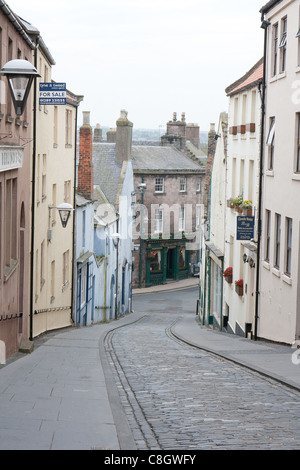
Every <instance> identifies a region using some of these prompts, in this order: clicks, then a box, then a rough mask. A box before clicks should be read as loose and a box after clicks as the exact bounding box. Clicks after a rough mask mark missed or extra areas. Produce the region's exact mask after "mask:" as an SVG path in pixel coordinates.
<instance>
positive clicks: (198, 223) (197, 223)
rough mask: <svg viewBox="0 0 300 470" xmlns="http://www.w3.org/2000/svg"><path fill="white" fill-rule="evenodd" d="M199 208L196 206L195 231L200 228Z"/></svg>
mask: <svg viewBox="0 0 300 470" xmlns="http://www.w3.org/2000/svg"><path fill="white" fill-rule="evenodd" d="M200 217H201V206H199V205H198V206H196V230H197V229H198V228H199V227H200Z"/></svg>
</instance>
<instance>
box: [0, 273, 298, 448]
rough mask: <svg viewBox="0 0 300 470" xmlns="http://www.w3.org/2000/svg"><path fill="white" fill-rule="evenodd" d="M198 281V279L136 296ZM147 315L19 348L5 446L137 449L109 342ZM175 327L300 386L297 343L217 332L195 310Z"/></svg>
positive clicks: (0, 397) (1, 381) (199, 343)
mask: <svg viewBox="0 0 300 470" xmlns="http://www.w3.org/2000/svg"><path fill="white" fill-rule="evenodd" d="M197 284H198V280H197V278H194V279H190V280H186V281H181V282H178V283H169V284H167V285H166V286H158V287H156V288H148V289H141V290H140V289H139V290H138V291H134V295H145V294H154V293H155V292H164V291H172V290H177V289H190V288H195V286H197ZM143 315H144V313H143V314H141V313H139V312H133V313H131V314H129V315H127V316H126V317H122V318H120V319H118V320H117V321H112V322H110V323H103V324H98V325H93V326H91V327H84V328H68V329H65V330H62V331H60V332H52V333H49V334H47V335H44V336H43V337H41V338H40V339H37V340H35V347H34V351H33V352H32V353H31V354H28V355H24V354H18V355H16V356H14V357H13V358H11V359H10V360H9V361H8V362H7V364H6V365H5V366H0V450H110V451H111V450H135V449H136V447H135V443H134V441H133V438H132V434H131V431H130V429H129V425H128V422H127V418H126V416H125V413H124V410H123V409H122V406H121V404H120V400H119V395H118V384H115V381H114V379H113V376H112V371H111V366H110V363H109V359H108V358H107V355H106V354H105V350H104V340H105V337H106V335H107V334H108V333H109V332H110V331H112V330H114V329H116V328H120V327H123V326H125V325H127V324H130V323H133V322H136V321H138V320H139V319H140V318H142V316H143ZM172 333H173V335H174V336H176V337H177V338H178V339H180V340H182V341H184V342H186V343H188V344H190V345H191V346H194V347H196V348H200V349H203V350H205V351H208V352H212V353H214V354H217V355H218V356H220V357H223V358H226V359H228V360H230V361H233V362H235V363H236V364H240V365H242V366H243V367H246V368H248V369H249V370H254V371H257V372H259V373H260V374H262V375H264V376H265V377H269V378H271V379H273V380H276V381H278V382H280V383H282V384H286V385H288V386H289V387H291V388H292V389H295V390H297V391H300V364H298V362H299V363H300V360H299V361H298V355H297V350H296V349H292V348H291V346H285V345H278V344H273V343H269V342H264V341H252V340H249V339H246V338H241V337H237V336H234V335H230V334H227V333H222V332H219V331H216V330H212V329H210V328H207V327H205V326H203V325H201V324H200V323H199V318H198V316H196V315H184V316H180V317H179V318H178V319H177V321H176V322H175V323H174V324H173V326H172ZM299 357H300V350H299ZM293 358H294V359H296V361H295V360H294V362H293V361H292V359H293Z"/></svg>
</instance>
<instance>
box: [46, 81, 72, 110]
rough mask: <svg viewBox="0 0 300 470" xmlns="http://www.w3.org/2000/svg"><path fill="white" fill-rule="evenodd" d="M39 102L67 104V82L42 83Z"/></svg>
mask: <svg viewBox="0 0 300 470" xmlns="http://www.w3.org/2000/svg"><path fill="white" fill-rule="evenodd" d="M39 104H40V106H41V105H65V104H67V86H66V84H65V83H40V95H39Z"/></svg>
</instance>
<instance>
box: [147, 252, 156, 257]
mask: <svg viewBox="0 0 300 470" xmlns="http://www.w3.org/2000/svg"><path fill="white" fill-rule="evenodd" d="M155 256H156V253H153V252H151V253H148V255H147V258H148V259H154V258H155Z"/></svg>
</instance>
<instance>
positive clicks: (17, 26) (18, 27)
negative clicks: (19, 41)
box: [0, 0, 35, 50]
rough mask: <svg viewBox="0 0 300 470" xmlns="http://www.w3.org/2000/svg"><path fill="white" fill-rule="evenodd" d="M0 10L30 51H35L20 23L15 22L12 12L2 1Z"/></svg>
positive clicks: (1, 0)
mask: <svg viewBox="0 0 300 470" xmlns="http://www.w3.org/2000/svg"><path fill="white" fill-rule="evenodd" d="M0 8H1V10H2V11H3V13H4V14H5V15H6V16H7V17H8V19H9V21H10V22H11V23H12V24H13V26H14V27H15V29H16V30H17V31H18V33H19V34H20V35H21V36H22V37H23V39H24V40H25V41H26V43H27V44H28V46H29V47H31V49H32V50H34V49H35V45H34V43H33V42H32V41H31V39H30V38H29V36H28V34H27V33H26V32H25V30H24V28H23V27H22V26H21V25H20V23H19V21H18V20H17V18H16V16H15V15H14V14H13V12H12V11H11V10H10V9H9V7H8V6H7V4H6V3H5V2H4V1H3V0H0Z"/></svg>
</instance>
